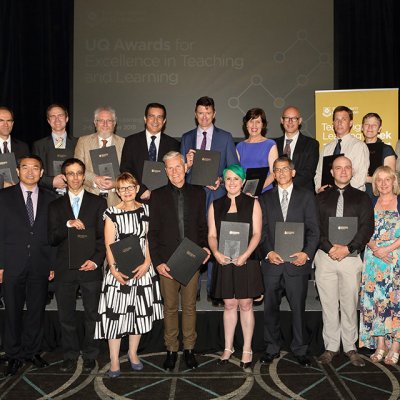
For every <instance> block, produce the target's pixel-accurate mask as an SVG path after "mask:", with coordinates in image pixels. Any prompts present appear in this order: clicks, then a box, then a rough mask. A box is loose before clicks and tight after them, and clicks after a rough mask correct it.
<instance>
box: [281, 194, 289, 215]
mask: <svg viewBox="0 0 400 400" xmlns="http://www.w3.org/2000/svg"><path fill="white" fill-rule="evenodd" d="M288 205H289V202H288V192H287V190H285V189H284V190H283V192H282V201H281V209H282V215H283V220H284V221H286V216H287V210H288Z"/></svg>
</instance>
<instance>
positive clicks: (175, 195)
mask: <svg viewBox="0 0 400 400" xmlns="http://www.w3.org/2000/svg"><path fill="white" fill-rule="evenodd" d="M168 186H169V187H170V189H171V192H172V197H173V199H174V204H175V210H176V216H177V217H178V226H179V225H180V224H181V223H182V221H179V209H178V208H179V200H178V196H179V193H178V192H181V193H183V204H184V212H183V215H184V218H183V237H182V238H181V239H183V238H184V236H185V235H184V233H185V232H188V231H189V227H188V224H189V214H190V201H188V199H187V198H186V197H187V191H186V183H185V184H184V185H183V186H182V187H181V188H178V187H176V186H174V185H173V184H172V183H171V182H169V184H168ZM180 231H181V229H179V234H180V235H181V234H182V232H180Z"/></svg>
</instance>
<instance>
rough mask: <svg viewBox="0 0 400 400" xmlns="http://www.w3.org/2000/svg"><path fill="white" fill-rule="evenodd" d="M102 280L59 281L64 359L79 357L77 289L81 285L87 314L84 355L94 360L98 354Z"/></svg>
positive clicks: (59, 305) (59, 308)
mask: <svg viewBox="0 0 400 400" xmlns="http://www.w3.org/2000/svg"><path fill="white" fill-rule="evenodd" d="M101 283H102V282H101V281H92V282H79V281H72V282H57V283H56V299H57V307H58V316H59V320H60V325H61V343H62V347H63V352H64V359H66V360H67V359H71V360H76V359H77V358H78V357H79V354H80V349H81V346H80V342H79V335H78V331H77V321H76V315H75V313H76V292H77V290H78V288H79V287H80V289H81V292H82V302H83V308H84V313H85V323H84V329H85V331H84V338H83V345H82V356H83V359H85V360H95V359H96V358H97V356H98V354H99V346H98V341H96V340H94V330H95V324H96V319H97V307H98V304H99V297H100V290H101Z"/></svg>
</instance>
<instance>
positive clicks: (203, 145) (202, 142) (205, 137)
mask: <svg viewBox="0 0 400 400" xmlns="http://www.w3.org/2000/svg"><path fill="white" fill-rule="evenodd" d="M206 145H207V132H203V140H202V141H201V146H200V150H205V149H206Z"/></svg>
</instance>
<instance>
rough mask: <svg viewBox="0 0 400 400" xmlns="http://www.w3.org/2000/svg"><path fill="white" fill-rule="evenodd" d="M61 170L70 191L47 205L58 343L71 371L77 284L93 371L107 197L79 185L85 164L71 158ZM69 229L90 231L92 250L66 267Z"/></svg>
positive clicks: (86, 364) (86, 359)
mask: <svg viewBox="0 0 400 400" xmlns="http://www.w3.org/2000/svg"><path fill="white" fill-rule="evenodd" d="M61 171H62V174H63V175H64V176H65V178H66V181H67V185H68V194H67V195H65V196H63V197H60V198H58V199H57V200H55V201H54V202H53V203H51V204H50V206H49V241H50V244H51V245H52V246H57V262H56V269H55V283H56V285H55V287H56V299H57V306H58V315H59V319H60V324H61V342H62V346H63V351H64V362H63V363H62V365H61V368H60V370H61V371H62V372H67V371H72V370H73V369H75V367H76V362H77V359H78V357H79V353H80V345H79V338H78V332H77V326H76V313H75V307H76V291H77V290H78V288H80V290H81V292H82V302H83V308H84V311H85V337H84V343H83V349H82V356H83V368H84V370H85V371H87V372H89V371H91V370H92V369H93V368H94V367H95V365H96V361H95V360H96V358H97V356H98V354H99V348H98V344H97V343H96V341H95V340H94V330H95V322H96V318H97V306H98V302H99V297H100V290H101V283H102V278H103V274H102V266H103V261H104V257H105V247H104V223H103V213H104V211H105V209H106V208H107V203H106V200H105V199H104V198H102V197H99V196H96V195H95V194H92V193H89V192H87V191H86V190H84V189H83V182H84V180H85V164H83V162H82V161H81V160H79V159H76V158H70V159H68V160H66V161H65V162H64V163H63V165H62V169H61ZM68 229H78V230H80V231H82V232H83V233H84V230H87V229H91V230H93V231H94V236H95V239H94V240H95V243H94V244H93V247H94V249H95V250H94V251H93V254H92V255H91V256H90V257H89V258H88V259H87V260H85V261H84V262H82V265H81V266H80V268H79V269H69V253H70V252H73V251H76V250H75V249H73V248H70V247H69V244H68Z"/></svg>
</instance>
